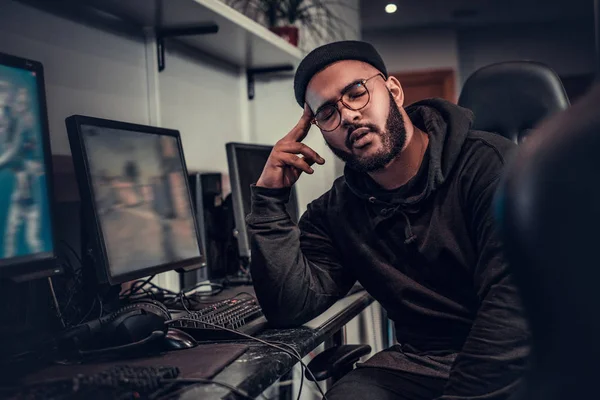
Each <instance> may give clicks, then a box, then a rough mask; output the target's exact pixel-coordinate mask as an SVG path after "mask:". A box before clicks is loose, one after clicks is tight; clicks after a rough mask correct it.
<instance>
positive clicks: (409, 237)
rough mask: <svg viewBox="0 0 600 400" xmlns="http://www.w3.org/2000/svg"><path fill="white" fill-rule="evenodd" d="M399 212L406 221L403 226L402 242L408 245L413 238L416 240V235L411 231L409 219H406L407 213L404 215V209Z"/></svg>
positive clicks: (412, 241) (413, 240)
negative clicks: (403, 238)
mask: <svg viewBox="0 0 600 400" xmlns="http://www.w3.org/2000/svg"><path fill="white" fill-rule="evenodd" d="M400 214H402V216H403V217H404V220H405V221H406V225H405V227H404V237H405V240H404V244H405V245H407V246H408V245H409V244H411V243H414V242H415V240H417V236H416V235H415V234H414V233H413V231H412V227H411V225H410V220H409V219H408V215H406V213H405V212H404V211H400Z"/></svg>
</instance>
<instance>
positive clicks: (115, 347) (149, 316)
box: [59, 300, 171, 359]
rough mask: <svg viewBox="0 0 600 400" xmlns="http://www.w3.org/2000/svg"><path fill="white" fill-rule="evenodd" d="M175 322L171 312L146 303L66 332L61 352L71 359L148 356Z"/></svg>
mask: <svg viewBox="0 0 600 400" xmlns="http://www.w3.org/2000/svg"><path fill="white" fill-rule="evenodd" d="M170 319H171V315H170V313H169V311H168V310H167V308H166V307H165V306H164V305H163V304H161V303H159V302H157V301H154V300H142V301H136V302H134V303H131V304H128V305H126V306H124V307H121V308H120V309H119V310H117V311H115V312H113V313H111V314H109V315H106V316H104V317H101V318H98V319H95V320H92V321H89V322H86V323H85V324H81V325H78V326H76V327H74V328H71V329H69V330H68V331H66V332H65V333H64V334H63V335H62V336H61V338H60V339H59V351H60V353H61V354H62V355H63V356H66V357H67V358H78V359H81V358H89V357H97V356H110V355H117V353H118V355H119V356H120V357H122V356H123V355H125V354H132V355H133V354H135V353H138V352H141V351H144V352H146V353H147V351H148V350H150V349H151V348H152V347H154V348H157V347H158V346H156V345H157V342H158V341H159V339H163V338H164V337H165V335H166V333H167V328H168V327H167V325H166V324H165V322H166V321H168V320H170Z"/></svg>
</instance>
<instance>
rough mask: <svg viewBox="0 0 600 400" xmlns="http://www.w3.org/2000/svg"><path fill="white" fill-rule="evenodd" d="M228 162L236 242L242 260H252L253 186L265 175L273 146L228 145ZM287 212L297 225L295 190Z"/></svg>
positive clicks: (293, 189) (292, 192)
mask: <svg viewBox="0 0 600 400" xmlns="http://www.w3.org/2000/svg"><path fill="white" fill-rule="evenodd" d="M226 149H227V161H228V164H229V179H230V181H231V196H232V202H233V214H234V219H235V229H236V231H237V243H238V250H239V254H240V257H242V258H243V259H247V260H250V238H249V236H248V232H247V230H246V216H247V215H248V214H250V204H251V191H250V185H252V184H253V183H256V181H258V178H260V175H261V173H262V170H263V168H264V167H265V164H266V163H267V159H268V158H269V154H271V150H272V149H273V147H272V146H263V145H257V144H247V143H227V144H226ZM286 209H287V212H288V214H289V215H290V217H291V218H292V220H293V221H294V222H298V200H297V195H296V188H295V187H292V191H291V195H290V201H289V202H288V203H287V205H286Z"/></svg>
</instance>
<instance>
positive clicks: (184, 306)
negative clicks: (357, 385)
mask: <svg viewBox="0 0 600 400" xmlns="http://www.w3.org/2000/svg"><path fill="white" fill-rule="evenodd" d="M240 294H247V295H249V296H250V297H254V296H253V295H252V294H250V293H248V292H239V293H238V294H236V296H239V295H240ZM181 295H182V297H181V304H182V305H183V308H185V310H186V311H187V312H188V313H190V312H191V311H190V310H189V309H188V308H187V306H186V305H185V302H184V301H183V300H184V298H185V293H183V292H182V293H181ZM165 323H167V322H165ZM211 325H212V324H211ZM216 327H217V328H220V329H223V330H226V331H230V332H233V333H235V334H237V335H240V336H243V337H247V338H250V339H252V340H256V341H259V342H262V343H265V344H266V345H270V343H275V344H280V345H282V346H286V347H289V348H290V349H292V351H293V352H294V354H293V355H295V356H296V358H298V360H299V361H300V373H301V376H300V388H299V389H298V397H297V400H300V396H301V395H302V387H303V386H304V373H305V371H308V373H309V374H310V375H311V376H312V378H313V381H314V382H315V385H317V388H318V389H319V392H321V394H322V395H323V399H324V400H327V398H326V397H325V394H324V393H323V391H322V390H321V387H320V386H319V384H318V383H317V380H316V379H315V376H314V375H313V373H312V371H311V370H310V369H309V368H308V366H306V364H304V363H303V362H302V356H301V355H300V353H299V352H298V351H297V350H296V349H295V348H294V347H293V346H292V345H290V344H287V343H283V342H276V341H271V342H266V341H263V340H261V339H257V338H255V337H253V336H250V335H246V334H245V333H242V332H238V331H236V330H232V329H229V328H225V327H223V326H218V325H216ZM275 348H278V347H277V346H275ZM280 350H281V349H280ZM284 351H285V350H284ZM288 354H289V353H288Z"/></svg>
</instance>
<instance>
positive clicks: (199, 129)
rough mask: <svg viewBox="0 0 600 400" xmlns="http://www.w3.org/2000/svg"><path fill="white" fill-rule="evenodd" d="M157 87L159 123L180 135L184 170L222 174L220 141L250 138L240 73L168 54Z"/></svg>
mask: <svg viewBox="0 0 600 400" xmlns="http://www.w3.org/2000/svg"><path fill="white" fill-rule="evenodd" d="M158 86H159V94H160V95H159V98H160V103H159V104H160V115H161V124H162V125H163V126H165V127H170V128H174V129H178V130H179V131H180V132H181V138H182V142H183V146H184V152H185V158H186V163H187V166H188V169H189V170H197V171H203V172H206V171H211V172H221V173H223V174H226V175H227V174H228V169H227V156H226V153H225V143H227V142H244V141H249V139H250V138H249V135H248V132H249V130H248V129H247V125H248V124H247V119H246V118H244V117H245V114H246V113H243V112H242V109H243V108H247V107H248V105H247V103H248V99H247V95H246V88H245V86H244V85H243V84H242V79H241V72H240V71H239V70H237V69H233V68H232V67H231V66H227V65H223V64H221V63H218V62H216V61H211V62H208V61H207V60H206V59H205V60H203V62H198V59H197V58H191V57H190V56H189V55H187V54H186V53H185V52H182V51H174V50H169V51H167V53H166V68H165V70H164V71H163V72H161V73H160V75H159V85H158Z"/></svg>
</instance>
